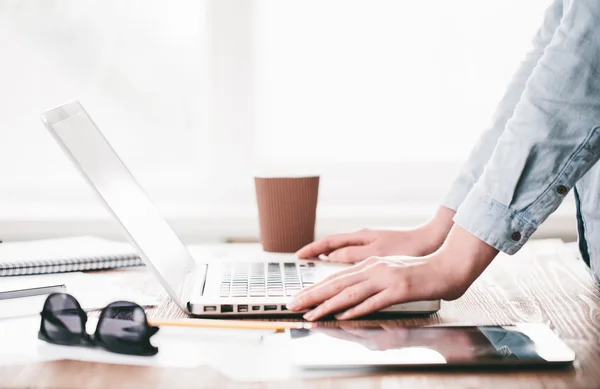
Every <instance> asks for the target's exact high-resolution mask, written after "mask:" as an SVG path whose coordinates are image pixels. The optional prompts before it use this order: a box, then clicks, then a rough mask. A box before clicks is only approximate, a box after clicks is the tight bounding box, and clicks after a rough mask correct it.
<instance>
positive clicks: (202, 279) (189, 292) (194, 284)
mask: <svg viewBox="0 0 600 389" xmlns="http://www.w3.org/2000/svg"><path fill="white" fill-rule="evenodd" d="M207 270H208V264H206V263H199V264H196V266H194V267H193V268H192V270H190V271H189V272H188V273H187V275H186V276H185V281H184V282H183V285H182V288H181V295H180V296H181V300H182V301H183V303H184V304H186V305H188V306H189V302H190V300H192V299H193V298H194V297H200V296H202V295H203V294H204V285H206V272H207ZM188 310H189V309H188Z"/></svg>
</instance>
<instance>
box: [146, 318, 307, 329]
mask: <svg viewBox="0 0 600 389" xmlns="http://www.w3.org/2000/svg"><path fill="white" fill-rule="evenodd" d="M148 323H149V324H150V325H153V326H158V327H160V326H169V327H198V328H237V329H245V330H273V331H283V330H286V329H310V328H312V325H311V323H298V322H284V321H256V320H254V321H250V320H218V319H190V318H185V319H173V320H158V319H148Z"/></svg>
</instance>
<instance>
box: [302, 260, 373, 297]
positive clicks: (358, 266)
mask: <svg viewBox="0 0 600 389" xmlns="http://www.w3.org/2000/svg"><path fill="white" fill-rule="evenodd" d="M375 261H377V258H376V257H372V258H369V259H367V260H365V261H362V262H361V263H359V264H356V265H354V266H352V267H349V268H347V269H344V270H341V271H338V272H336V273H333V274H331V275H329V276H327V277H325V278H323V279H322V280H321V281H319V282H318V283H316V284H313V285H310V286H307V287H306V288H303V289H302V290H301V291H300V292H298V293H297V294H296V295H295V297H297V296H302V295H303V294H305V293H309V292H311V291H312V290H314V289H316V288H320V287H321V286H322V285H323V284H324V283H326V282H329V281H331V280H334V279H336V278H338V277H341V276H344V275H347V274H352V273H356V272H357V271H360V270H362V269H363V268H365V267H366V266H367V265H370V264H372V263H374V262H375Z"/></svg>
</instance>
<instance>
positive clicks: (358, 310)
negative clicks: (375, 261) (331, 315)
mask: <svg viewBox="0 0 600 389" xmlns="http://www.w3.org/2000/svg"><path fill="white" fill-rule="evenodd" d="M396 302H397V301H394V298H393V296H392V295H391V294H390V293H388V292H385V291H384V292H380V293H377V294H376V295H373V296H371V297H369V298H368V299H366V300H365V301H363V302H362V303H360V304H358V305H356V306H355V307H352V308H350V309H348V310H347V311H344V312H342V313H340V314H337V315H335V318H336V319H338V320H348V319H354V318H356V317H360V316H364V315H367V314H369V313H373V312H376V311H379V310H381V309H383V308H387V307H389V306H390V305H392V304H394V303H396Z"/></svg>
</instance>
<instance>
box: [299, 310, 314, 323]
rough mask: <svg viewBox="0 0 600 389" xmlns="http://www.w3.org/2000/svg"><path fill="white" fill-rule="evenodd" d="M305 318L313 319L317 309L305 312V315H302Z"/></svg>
mask: <svg viewBox="0 0 600 389" xmlns="http://www.w3.org/2000/svg"><path fill="white" fill-rule="evenodd" d="M302 317H303V318H304V320H309V321H311V320H312V319H314V318H315V311H310V312H307V313H305V314H304V316H302Z"/></svg>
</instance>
